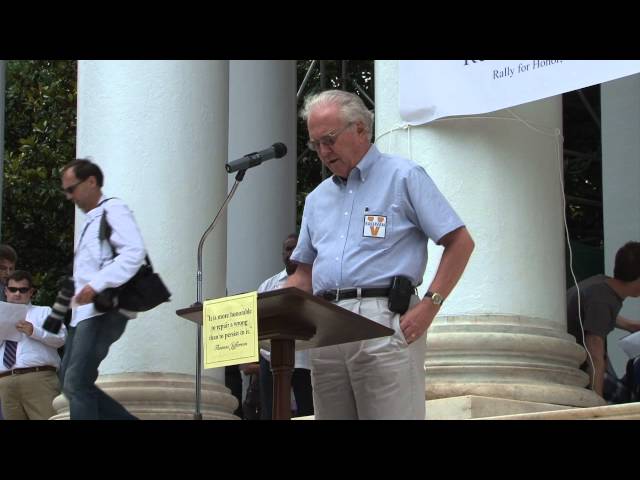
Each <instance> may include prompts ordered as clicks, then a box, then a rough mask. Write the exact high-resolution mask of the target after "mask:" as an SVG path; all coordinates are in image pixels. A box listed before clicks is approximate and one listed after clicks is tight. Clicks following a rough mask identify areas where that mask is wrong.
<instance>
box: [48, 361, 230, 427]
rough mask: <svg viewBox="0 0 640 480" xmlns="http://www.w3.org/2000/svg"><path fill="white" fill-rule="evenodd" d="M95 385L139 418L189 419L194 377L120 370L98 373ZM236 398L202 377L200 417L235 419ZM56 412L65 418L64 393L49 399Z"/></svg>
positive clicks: (193, 397)
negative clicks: (118, 371)
mask: <svg viewBox="0 0 640 480" xmlns="http://www.w3.org/2000/svg"><path fill="white" fill-rule="evenodd" d="M96 385H97V386H98V387H100V388H101V389H102V390H104V391H105V393H107V394H108V395H109V396H111V397H113V398H114V399H115V400H117V401H118V402H120V403H121V404H122V405H123V406H124V407H125V408H126V409H127V410H129V412H131V413H132V414H133V415H135V416H136V417H138V418H140V419H141V420H193V414H194V412H195V388H196V387H195V377H194V376H193V375H186V374H180V373H159V372H145V373H121V374H115V375H101V376H100V377H99V378H98V381H97V382H96ZM237 407H238V401H237V400H236V398H235V397H234V396H233V395H231V393H230V390H229V389H228V388H227V387H225V386H224V385H221V384H219V383H217V382H214V381H212V380H210V379H208V378H207V377H203V379H202V392H201V397H200V412H201V413H202V418H203V419H204V420H239V418H238V417H236V416H235V415H233V412H234V411H235V409H236V408H237ZM53 408H54V409H55V411H56V415H54V416H53V417H51V418H50V420H69V402H68V401H67V399H66V397H65V396H64V395H59V396H58V397H56V398H55V399H54V400H53Z"/></svg>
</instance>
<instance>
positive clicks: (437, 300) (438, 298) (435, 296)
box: [424, 291, 444, 305]
mask: <svg viewBox="0 0 640 480" xmlns="http://www.w3.org/2000/svg"><path fill="white" fill-rule="evenodd" d="M424 296H425V297H429V298H430V299H431V301H432V302H433V304H434V305H442V302H444V297H443V296H442V295H440V294H439V293H437V292H431V291H428V292H427V293H426V294H425V295H424Z"/></svg>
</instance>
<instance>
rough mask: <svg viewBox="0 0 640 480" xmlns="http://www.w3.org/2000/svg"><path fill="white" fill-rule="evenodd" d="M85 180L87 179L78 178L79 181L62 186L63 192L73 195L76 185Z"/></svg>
mask: <svg viewBox="0 0 640 480" xmlns="http://www.w3.org/2000/svg"><path fill="white" fill-rule="evenodd" d="M86 180H87V179H86V178H85V179H84V180H80V181H79V182H77V183H74V184H73V185H69V186H68V187H67V188H63V189H62V191H63V192H64V193H68V194H69V195H73V191H74V190H75V189H76V187H77V186H78V185H80V184H81V183H82V182H84V181H86Z"/></svg>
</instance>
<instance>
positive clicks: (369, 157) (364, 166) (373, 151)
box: [332, 143, 381, 185]
mask: <svg viewBox="0 0 640 480" xmlns="http://www.w3.org/2000/svg"><path fill="white" fill-rule="evenodd" d="M380 156H381V155H380V151H379V150H378V148H377V147H376V146H375V145H374V144H373V143H372V144H371V146H370V147H369V150H368V151H367V153H365V155H364V157H362V159H361V160H360V161H359V162H358V164H357V165H356V166H355V167H353V170H352V171H351V173H349V176H351V175H352V174H353V175H355V173H353V172H357V174H358V175H360V180H361V181H362V182H365V181H366V180H367V178H368V177H369V173H370V172H371V169H372V168H373V165H374V164H375V163H376V160H378V158H380ZM332 178H333V181H334V183H335V184H336V185H344V182H343V181H342V179H341V178H340V177H338V176H337V175H333V177H332Z"/></svg>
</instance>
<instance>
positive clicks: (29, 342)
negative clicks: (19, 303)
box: [0, 305, 67, 373]
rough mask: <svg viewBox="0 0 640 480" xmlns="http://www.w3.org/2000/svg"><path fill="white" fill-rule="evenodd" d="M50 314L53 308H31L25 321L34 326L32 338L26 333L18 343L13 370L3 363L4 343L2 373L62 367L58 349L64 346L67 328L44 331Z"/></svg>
mask: <svg viewBox="0 0 640 480" xmlns="http://www.w3.org/2000/svg"><path fill="white" fill-rule="evenodd" d="M50 313H51V308H49V307H36V306H33V305H31V306H30V308H29V310H28V311H27V318H26V319H25V320H26V321H27V322H29V323H31V325H33V333H32V334H31V336H30V337H29V336H27V335H26V334H25V333H23V334H22V339H21V340H19V341H18V345H17V349H16V364H15V365H14V366H13V367H11V369H8V368H6V367H5V366H4V363H3V361H2V359H3V358H4V346H5V342H2V345H1V346H0V373H3V372H7V371H9V370H13V369H15V368H28V367H44V366H45V365H50V366H52V367H56V368H59V367H60V355H58V351H57V349H58V348H60V347H61V346H62V345H64V342H65V340H66V338H67V328H66V327H65V326H64V325H62V328H60V331H59V332H58V333H51V332H47V331H46V330H44V329H43V328H42V324H43V323H44V321H45V319H46V318H47V317H48V316H49V314H50Z"/></svg>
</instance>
